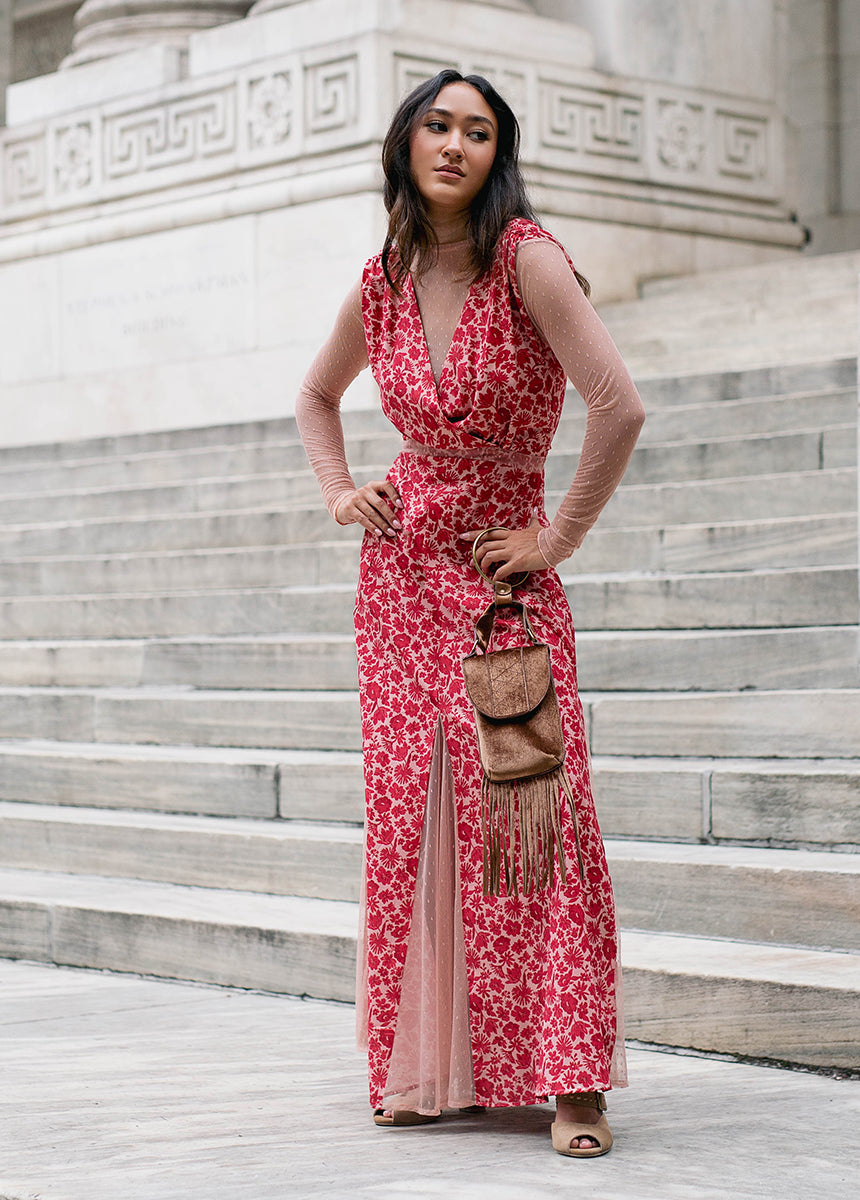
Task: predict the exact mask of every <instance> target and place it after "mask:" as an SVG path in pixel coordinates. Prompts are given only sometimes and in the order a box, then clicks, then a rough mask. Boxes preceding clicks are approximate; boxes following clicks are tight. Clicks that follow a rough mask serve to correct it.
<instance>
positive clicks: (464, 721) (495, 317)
mask: <svg viewBox="0 0 860 1200" xmlns="http://www.w3.org/2000/svg"><path fill="white" fill-rule="evenodd" d="M524 239H529V240H536V239H537V240H540V239H547V240H549V241H554V239H552V238H551V235H549V234H547V233H545V232H544V231H543V230H541V229H539V228H538V227H537V226H535V225H533V224H531V223H530V222H526V221H514V222H512V223H511V224H510V225H509V226H508V228H507V230H506V231H505V233H504V234H503V236H502V238H501V240H500V243H499V246H498V249H497V253H496V256H495V261H494V265H493V267H492V269H491V270H490V271H489V272H487V273H486V274H484V275H483V276H481V277H480V278H479V279H478V280H477V281H476V282H474V283H473V284H472V286H471V288H470V290H469V293H468V296H467V298H466V301H465V304H464V306H463V310H462V313H461V316H460V320H459V323H458V325H457V327H456V330H455V332H454V336H453V340H452V342H451V345H450V348H449V350H448V353H447V356H446V358H445V361H444V366H443V367H442V370H441V374H440V377H439V382H438V386H437V383H436V380H435V378H434V375H433V371H432V368H431V362H430V357H429V352H428V346H427V341H426V339H425V334H424V327H423V325H422V317H421V311H420V310H419V306H418V301H417V298H416V293H415V289H414V287H413V285H412V282H411V280H409V278H408V277H407V279H406V281H405V283H404V286H403V290H402V295H401V296H400V297H398V296H397V295H396V294H394V293H393V291H392V289H391V288H390V287H389V286H388V284H387V283H386V281H385V278H384V275H383V272H382V267H381V263H380V258H379V256H377V257H375V258H373V259H371V260H370V261H369V263H368V264H367V266H366V268H365V271H364V275H363V279H362V284H361V314H362V319H363V326H364V334H365V338H366V348H367V359H368V360H369V363H370V366H371V369H372V372H373V375H374V377H375V379H376V381H377V383H378V385H379V389H380V392H381V397H382V407H383V410H384V412H385V414H386V416H387V417H388V419H389V420H390V421H391V422H392V423H393V425H394V426H395V427H396V428H397V429H398V430H399V431H400V432H401V433H402V434H403V437H404V445H403V450H402V452H401V453H400V454H399V455H398V456H397V458H396V459H395V461H394V463H393V465H392V466H391V469H390V471H389V473H388V476H387V478H388V479H389V480H390V481H391V482H393V483H394V484H395V486H396V488H397V490H398V492H399V494H400V498H401V500H402V503H403V510H402V512H401V513H400V514H399V515H400V519H401V521H402V525H403V529H402V531H401V532H400V533H399V534H398V536H397V537H396V538H393V539H392V538H387V537H383V538H376V537H374V536H373V535H371V534H370V533H365V536H364V540H363V542H362V547H361V565H360V573H359V582H358V590H357V595H356V603H355V633H356V645H357V652H358V666H359V686H360V698H361V720H362V740H363V751H364V773H365V787H366V800H367V817H366V852H365V879H364V883H363V898H362V934H361V937H360V939H359V988H358V993H357V994H358V1000H359V1006H358V1018H359V1040H360V1041H364V1042H366V1045H367V1049H368V1055H369V1075H370V1100H371V1104H372V1105H374V1106H375V1107H380V1106H383V1105H384V1106H385V1107H386V1108H395V1107H396V1108H412V1109H415V1110H417V1111H424V1112H433V1111H438V1110H439V1109H440V1108H441V1107H443V1106H449V1105H450V1106H457V1107H460V1106H465V1105H468V1104H472V1103H476V1104H481V1105H487V1106H505V1105H522V1104H532V1103H537V1102H542V1101H545V1100H546V1099H547V1098H548V1097H549V1096H552V1095H556V1094H559V1093H564V1092H577V1091H588V1090H591V1089H599V1090H607V1089H609V1088H610V1087H611V1086H612V1085H613V1084H615V1085H616V1086H619V1085H621V1086H623V1085H624V1084H625V1083H626V1078H625V1069H624V1052H623V1034H622V1032H621V1023H620V991H619V985H620V973H619V970H618V943H617V932H616V922H615V911H614V904H613V896H612V888H611V884H610V880H609V875H608V872H607V866H606V859H605V856H604V851H603V843H602V839H601V835H600V831H599V829H598V824H597V819H596V815H595V810H594V802H593V798H592V789H591V779H590V771H589V759H588V749H587V744H586V737H585V731H584V725H583V712H582V706H581V703H580V700H579V696H578V694H577V683H576V654H575V647H574V629H573V621H572V617H571V611H570V607H569V605H568V602H567V598H566V596H565V592H564V588H563V586H562V584H561V581H560V579H559V576H558V575H557V573H556V571H555V570H554V569H551V568H547V569H545V570H537V571H534V572H532V574H531V575H530V576H529V578H528V580H527V582H526V584H525V585H524V586H523V587H521V588H520V589H518V592H517V595H518V597H519V598H520V599H522V600H524V601H525V602H526V603H527V604H528V607H529V609H530V611H531V613H532V619H533V624H534V626H535V631H536V633H537V635H538V637H539V639H540V640H543V641H545V642H547V643H548V644H549V646H550V653H551V656H552V669H553V675H554V678H555V684H556V690H557V694H558V700H559V707H560V710H561V716H562V726H563V731H564V739H565V747H566V766H567V771H568V774H569V777H570V780H571V784H572V787H573V792H574V795H575V797H576V805H577V815H578V821H579V836H580V842H581V849H582V855H583V859H584V863H585V880H584V882H582V881H581V880H580V876H579V872H578V869H577V866H576V845H575V839H574V829H573V822H572V819H571V816H570V812H569V811H568V810H567V809H566V808H565V807H564V806H563V807H562V810H561V811H562V824H563V834H564V844H565V850H566V858H567V865H568V870H567V873H566V874H567V880H566V882H565V883H564V884H562V883H561V882H560V880H559V877H558V873H556V877H555V881H554V883H553V884H552V885H551V886H550V887H549V888H547V889H545V890H542V891H535V892H533V893H531V894H522V893H520V894H519V895H518V896H513V895H506V894H504V890H503V892H502V894H501V895H499V896H484V895H483V888H482V865H483V846H482V833H481V815H480V805H481V778H482V775H481V767H480V762H479V756H478V747H477V738H476V732H475V719H474V714H473V710H472V707H471V704H470V702H469V699H468V696H467V693H466V690H465V686H464V681H463V672H462V665H461V664H462V659H463V656H464V655H465V654H466V653H468V651H469V649H470V647H471V644H472V640H473V635H474V624H475V620H476V619H477V617H478V616H479V615H480V614H481V612H483V610H484V609H485V608H486V606H487V604H488V602H489V600H490V598H491V589H490V588H489V587H488V585H487V584H486V583H485V582H484V581H483V580H482V579H481V578H480V577H479V576H478V575H477V573H476V571H475V569H474V567H473V565H472V561H471V546H470V544H469V543H468V542H467V541H464V540H462V539H461V538H460V537H459V534H460V533H461V532H462V531H465V530H470V529H482V528H485V527H486V526H490V525H501V526H506V527H509V528H523V527H525V526H526V525H528V523H529V521H530V519H531V517H532V514H533V512H535V511H537V513H538V516H539V519H540V522H541V524H542V525H543V526H547V525H549V522H548V520H547V517H546V513H545V511H544V507H543V504H544V474H543V464H544V460H545V458H546V455H547V452H548V451H549V448H550V444H551V441H552V438H553V434H554V432H555V429H556V426H557V424H558V421H559V417H560V415H561V411H562V404H563V399H564V394H565V388H566V377H565V371H564V369H563V368H562V366H561V365H560V363H559V361H558V359H557V358H556V356H555V354H554V353H553V352H552V350H551V349H550V348H549V346H548V344H547V342H546V341H545V340H544V339H543V338H542V337H541V335H540V334H539V333H538V331H537V329H536V328H535V326H534V324H533V323H532V321H531V320H530V319H529V316H528V313H527V311H526V307H525V304H524V302H523V298H522V295H521V293H520V288H519V284H518V280H517V271H516V257H517V248H518V245H519V244H520V243H521V242H522V241H523V240H524ZM555 245H557V243H555ZM300 425H301V422H300ZM303 436H304V431H303ZM634 440H635V438H634ZM496 629H497V633H496V634H494V647H495V646H498V647H501V646H504V645H512V644H518V643H520V642H522V641H523V635H522V627H521V626H520V625H519V624H518V622H517V621H516V619H513V618H511V619H508V620H506V621H500V620H499V619H497V621H496ZM502 889H504V883H502Z"/></svg>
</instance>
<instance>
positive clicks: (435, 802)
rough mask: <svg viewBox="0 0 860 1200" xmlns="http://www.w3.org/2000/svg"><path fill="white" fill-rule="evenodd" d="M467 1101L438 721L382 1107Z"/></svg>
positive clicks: (450, 825) (455, 884)
mask: <svg viewBox="0 0 860 1200" xmlns="http://www.w3.org/2000/svg"><path fill="white" fill-rule="evenodd" d="M474 1103H475V1081H474V1076H473V1072H472V1044H471V1036H470V1030H469V985H468V979H467V975H466V947H465V939H464V935H463V910H462V903H461V898H460V869H459V856H458V852H457V810H456V804H455V802H454V776H453V772H452V769H451V759H450V757H449V754H448V745H447V742H446V741H445V733H444V730H443V728H442V721H441V718H440V720H439V722H438V723H437V726H436V734H435V737H434V739H433V754H432V758H431V761H430V779H429V783H428V786H427V805H426V808H425V813H424V823H423V826H422V830H421V846H420V850H419V856H418V876H417V879H416V885H415V899H414V902H413V907H412V924H411V926H410V930H409V940H408V942H407V946H406V961H405V964H404V968H403V980H402V986H401V993H400V1004H399V1006H398V1010H397V1025H396V1028H395V1032H394V1044H393V1046H392V1052H391V1061H390V1064H389V1067H388V1078H387V1080H386V1085H385V1096H384V1099H383V1106H384V1107H385V1108H386V1109H395V1108H403V1109H409V1110H411V1111H412V1112H419V1113H427V1114H430V1113H438V1112H439V1111H440V1110H441V1109H443V1108H467V1107H468V1106H469V1105H472V1104H474Z"/></svg>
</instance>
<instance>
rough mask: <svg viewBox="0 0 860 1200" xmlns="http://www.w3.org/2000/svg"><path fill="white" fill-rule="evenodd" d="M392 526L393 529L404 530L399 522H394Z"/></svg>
mask: <svg viewBox="0 0 860 1200" xmlns="http://www.w3.org/2000/svg"><path fill="white" fill-rule="evenodd" d="M391 525H392V528H394V529H397V530H400V529H402V528H403V526H402V525H401V524H400V522H399V521H397V520H394V521H392V522H391Z"/></svg>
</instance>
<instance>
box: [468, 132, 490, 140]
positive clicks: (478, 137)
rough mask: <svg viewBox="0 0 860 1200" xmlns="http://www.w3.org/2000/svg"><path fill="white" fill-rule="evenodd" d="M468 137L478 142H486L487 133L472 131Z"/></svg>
mask: <svg viewBox="0 0 860 1200" xmlns="http://www.w3.org/2000/svg"><path fill="white" fill-rule="evenodd" d="M469 137H473V138H475V140H476V141H478V142H485V141H486V140H487V132H486V130H485V129H473V130H472V132H471V133H470V134H469Z"/></svg>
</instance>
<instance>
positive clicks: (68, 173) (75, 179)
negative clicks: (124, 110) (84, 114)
mask: <svg viewBox="0 0 860 1200" xmlns="http://www.w3.org/2000/svg"><path fill="white" fill-rule="evenodd" d="M93 169H94V163H93V128H92V125H91V123H90V122H89V121H79V122H76V123H75V124H73V125H67V126H65V127H64V128H63V127H60V128H58V129H56V130H55V132H54V161H53V171H54V187H55V188H56V191H57V193H58V194H59V195H63V194H64V193H66V194H67V193H70V192H76V191H80V190H82V189H84V188H88V187H89V186H90V184H91V183H92V182H93Z"/></svg>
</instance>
